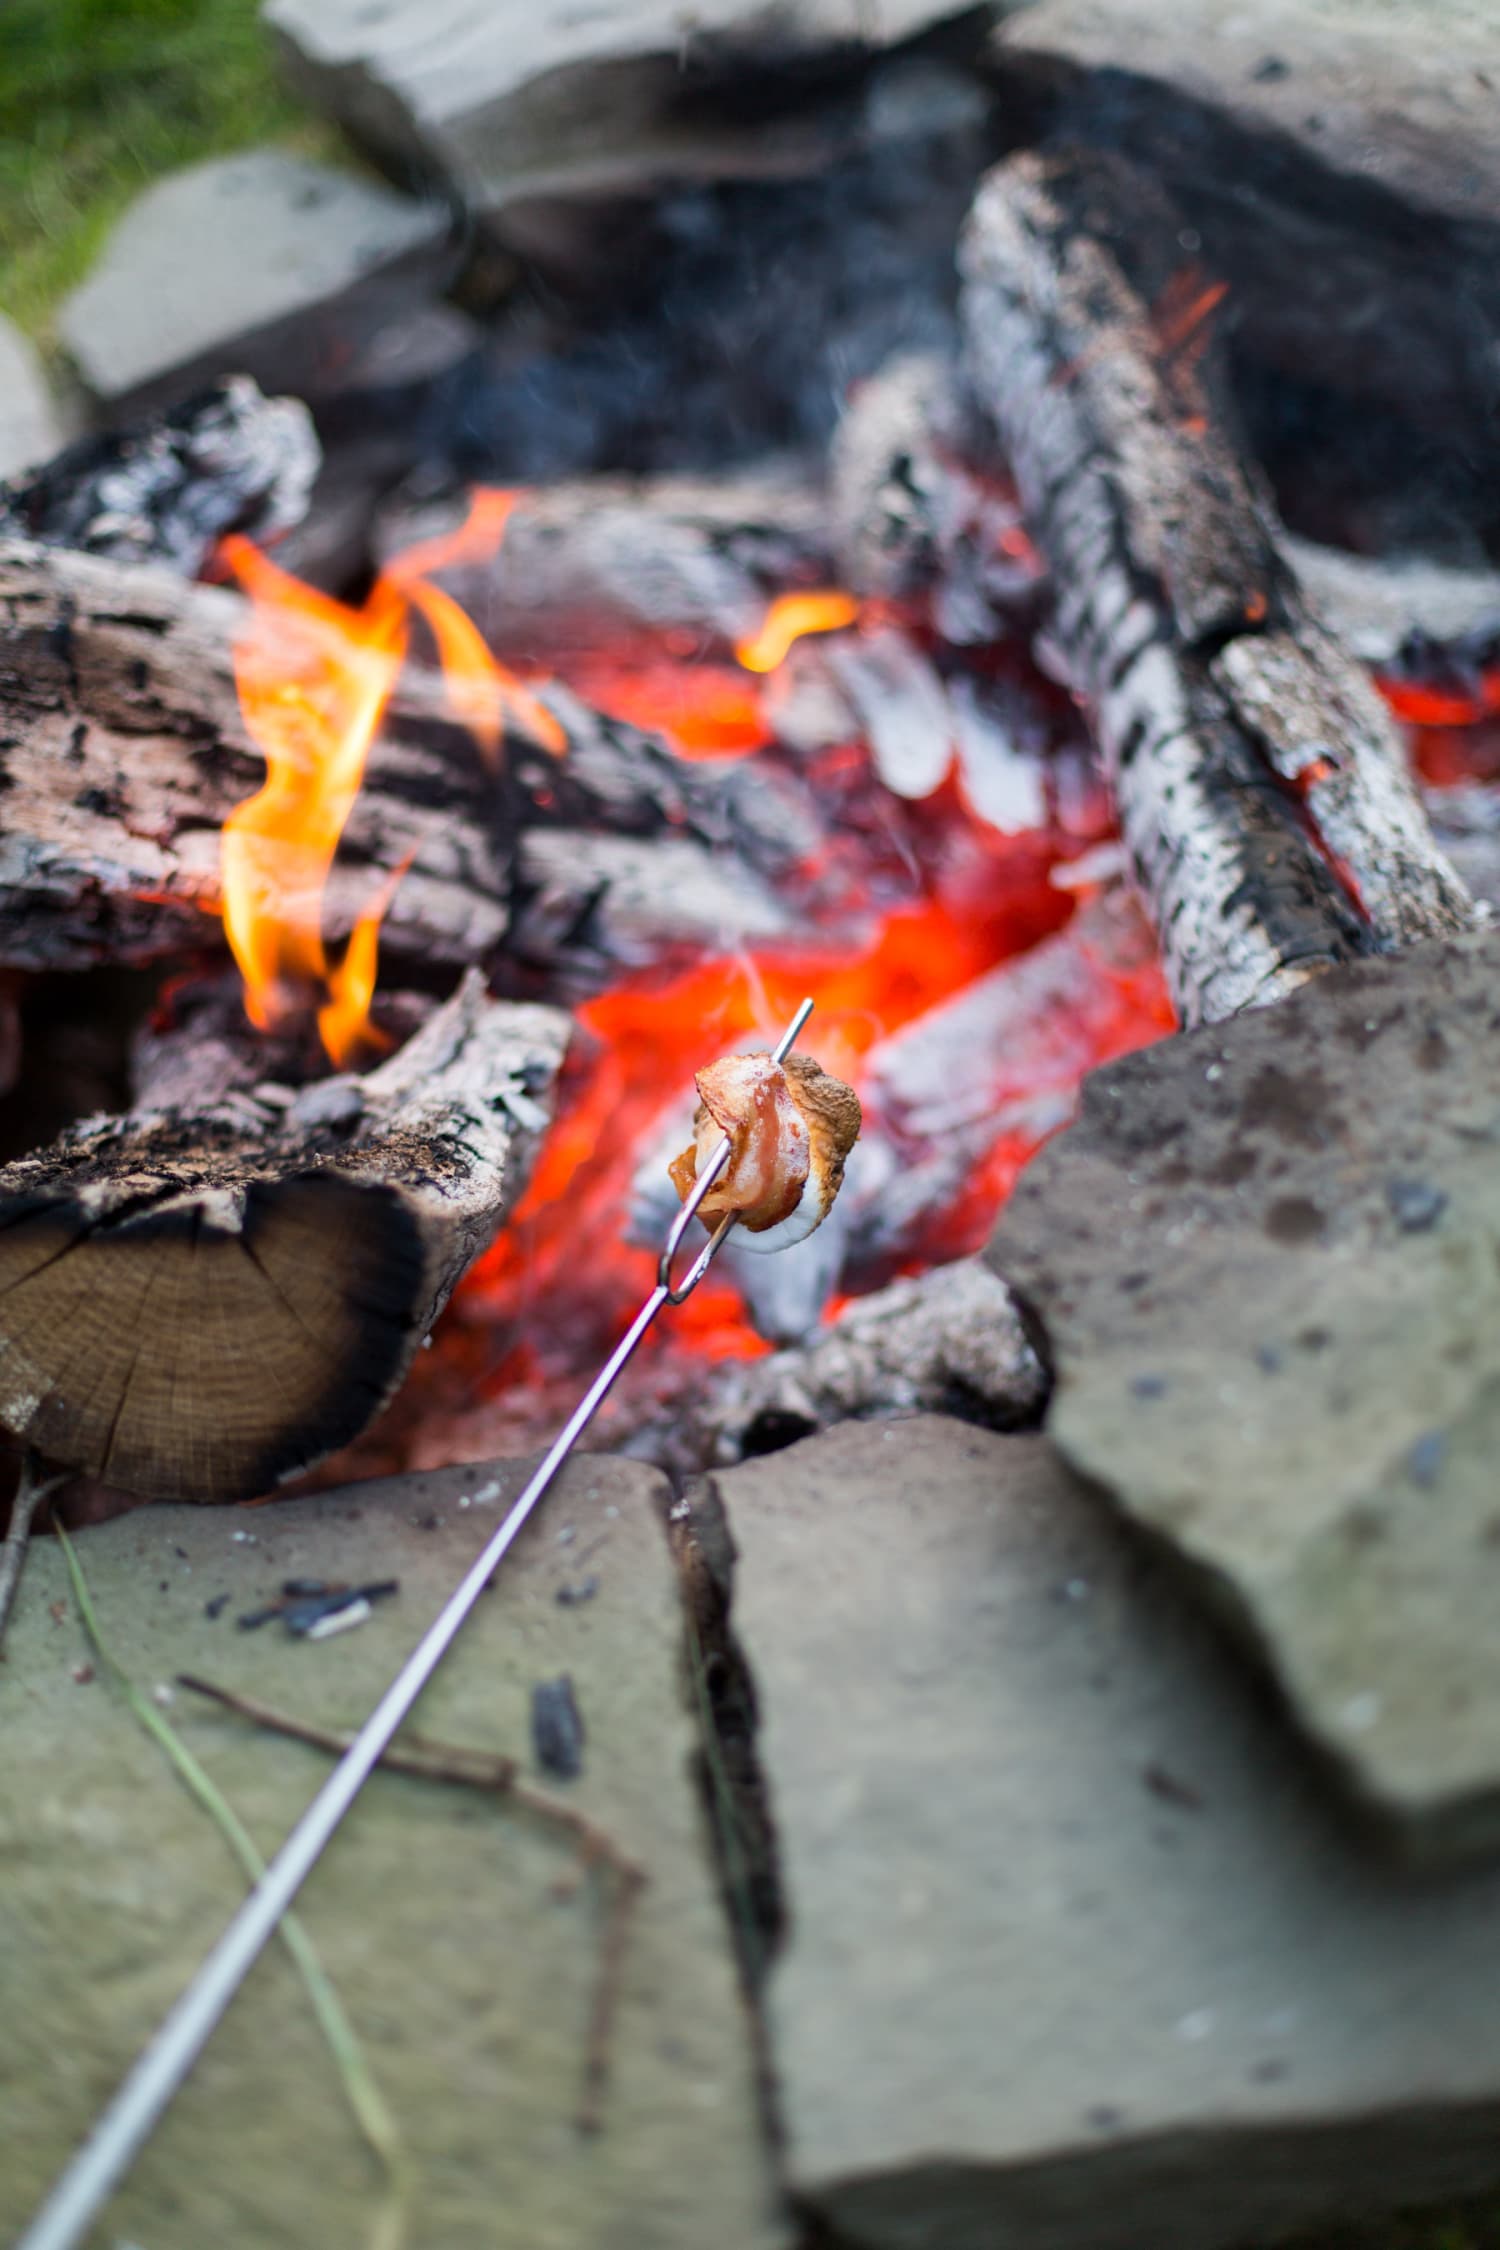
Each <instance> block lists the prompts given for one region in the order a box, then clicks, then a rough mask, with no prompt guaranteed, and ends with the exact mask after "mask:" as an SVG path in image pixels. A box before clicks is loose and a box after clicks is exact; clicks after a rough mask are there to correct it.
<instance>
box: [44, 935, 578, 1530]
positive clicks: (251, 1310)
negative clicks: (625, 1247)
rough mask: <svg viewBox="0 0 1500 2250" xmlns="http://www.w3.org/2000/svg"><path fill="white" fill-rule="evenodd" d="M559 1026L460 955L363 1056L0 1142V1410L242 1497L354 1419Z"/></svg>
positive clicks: (476, 1232)
mask: <svg viewBox="0 0 1500 2250" xmlns="http://www.w3.org/2000/svg"><path fill="white" fill-rule="evenodd" d="M567 1033H568V1027H567V1022H566V1019H565V1018H564V1017H562V1016H560V1015H558V1014H556V1013H555V1012H553V1011H551V1010H548V1009H543V1008H531V1007H515V1006H511V1005H509V1004H507V1003H503V1002H496V1001H491V1000H489V999H487V998H486V996H485V993H484V987H483V982H482V980H481V979H480V978H479V977H477V976H471V977H469V978H467V979H466V980H465V982H464V984H463V985H462V986H461V987H460V990H459V991H458V992H457V993H456V994H455V996H454V998H453V999H452V1000H451V1001H450V1002H449V1003H448V1004H447V1005H446V1006H444V1007H443V1008H442V1009H440V1010H439V1011H438V1013H437V1014H436V1015H435V1016H433V1017H432V1019H431V1021H430V1022H429V1023H428V1024H427V1025H426V1026H425V1028H424V1029H423V1030H422V1031H421V1032H419V1033H418V1034H417V1036H416V1037H415V1038H414V1039H413V1040H412V1041H411V1042H410V1044H409V1045H408V1046H407V1047H406V1048H404V1049H403V1050H402V1051H401V1053H400V1054H398V1055H396V1056H394V1057H393V1058H392V1059H391V1060H390V1061H389V1062H387V1063H384V1064H382V1065H381V1067H380V1068H379V1069H377V1070H373V1071H371V1072H369V1073H368V1074H367V1075H366V1076H364V1077H344V1078H337V1079H329V1080H325V1081H323V1082H322V1083H321V1084H318V1085H314V1086H310V1087H308V1088H306V1089H304V1090H303V1092H301V1093H300V1094H296V1093H293V1091H292V1090H291V1089H290V1088H289V1087H283V1086H277V1085H273V1084H263V1085H262V1086H260V1087H258V1088H257V1089H256V1091H255V1093H254V1094H253V1095H247V1094H243V1093H240V1094H231V1095H229V1096H227V1097H226V1098H224V1099H223V1100H222V1101H221V1102H220V1103H219V1104H218V1105H217V1106H210V1107H206V1108H204V1109H201V1110H199V1109H188V1108H184V1107H183V1106H182V1104H181V1102H180V1100H179V1102H178V1103H177V1104H176V1105H174V1106H173V1107H171V1108H160V1107H155V1106H153V1105H152V1103H151V1100H150V1097H149V1096H148V1097H147V1101H146V1104H145V1105H144V1106H142V1107H140V1108H138V1109H137V1110H135V1111H133V1112H131V1113H129V1114H127V1115H125V1116H123V1117H118V1118H112V1119H108V1120H106V1121H104V1122H102V1123H100V1122H97V1121H95V1122H93V1123H91V1124H88V1125H85V1126H82V1127H79V1128H77V1129H76V1130H74V1131H73V1132H71V1133H68V1134H65V1135H64V1136H63V1137H62V1139H61V1140H59V1141H58V1142H56V1143H55V1144H54V1145H53V1146H52V1147H51V1148H49V1149H47V1150H45V1151H44V1152H42V1153H41V1154H39V1155H36V1156H31V1157H26V1158H23V1159H22V1160H20V1161H19V1162H17V1163H14V1164H10V1165H7V1166H5V1167H4V1169H3V1170H0V1422H3V1423H4V1424H5V1426H6V1428H8V1429H9V1430H11V1431H12V1432H14V1433H15V1435H16V1436H17V1437H18V1438H20V1439H21V1440H22V1441H23V1442H24V1443H25V1444H26V1445H28V1446H30V1447H31V1448H33V1449H34V1450H36V1451H37V1452H39V1453H41V1454H43V1455H45V1456H46V1457H47V1458H48V1459H49V1460H50V1461H53V1462H56V1463H57V1464H59V1465H61V1466H63V1467H66V1468H70V1469H76V1470H80V1471H84V1472H86V1473H88V1474H90V1475H94V1476H98V1477H101V1478H103V1479H105V1480H106V1481H107V1482H109V1483H111V1484H115V1485H119V1486H122V1487H123V1488H124V1489H125V1490H127V1491H130V1492H138V1493H141V1494H143V1495H145V1496H147V1497H149V1498H153V1499H177V1500H205V1501H221V1500H237V1499H246V1498H249V1497H251V1496H253V1495H254V1494H256V1493H260V1492H264V1491H266V1490H268V1489H269V1488H270V1487H271V1486H273V1485H275V1484H277V1483H278V1482H281V1481H283V1480H284V1479H285V1478H287V1477H289V1476H293V1475H295V1474H297V1473H298V1472H299V1471H300V1470H302V1469H304V1468H307V1467H309V1466H310V1465H311V1464H312V1463H313V1462H314V1461H317V1460H320V1459H321V1458H322V1457H323V1456H324V1455H325V1454H327V1453H329V1452H331V1451H332V1450H333V1449H334V1448H335V1447H336V1446H339V1445H342V1444H344V1443H346V1442H347V1441H348V1440H349V1439H350V1438H352V1437H354V1436H355V1435H357V1433H358V1432H359V1431H360V1430H362V1429H363V1428H364V1427H365V1425H366V1424H367V1423H368V1422H369V1421H370V1420H371V1419H372V1418H373V1417H374V1415H376V1414H377V1413H378V1412H379V1411H380V1409H381V1407H382V1406H383V1405H384V1404H385V1403H386V1401H387V1400H388V1399H389V1398H390V1396H391V1395H392V1393H393V1392H394V1390H395V1389H396V1387H397V1385H398V1384H399V1383H400V1381H401V1379H402V1377H403V1375H404V1374H405V1372H406V1370H407V1368H408V1367H409V1365H410V1364H411V1360H412V1356H413V1354H414V1353H415V1351H416V1349H417V1347H418V1345H419V1344H420V1343H421V1340H422V1338H423V1337H424V1336H425V1335H426V1333H427V1331H428V1329H429V1328H430V1327H431V1325H432V1322H433V1320H434V1319H435V1318H436V1317H437V1314H438V1313H439V1312H440V1311H441V1309H442V1307H443V1305H444V1304H445V1303H446V1302H447V1299H448V1296H449V1294H450V1292H451V1291H452V1289H453V1287H454V1284H455V1283H456V1281H457V1280H458V1278H459V1276H460V1275H461V1274H462V1273H463V1271H464V1270H465V1268H466V1267H467V1265H468V1264H469V1263H470V1261H471V1260H472V1259H473V1258H474V1257H475V1256H476V1255H477V1254H478V1252H479V1251H480V1250H481V1249H483V1248H484V1247H485V1245H486V1244H487V1243H488V1242H489V1241H490V1240H491V1238H492V1237H493V1235H494V1233H495V1231H496V1229H497V1228H498V1226H499V1225H500V1222H501V1220H502V1218H503V1217H504V1215H505V1212H506V1211H507V1210H508V1208H509V1206H510V1204H511V1203H512V1201H513V1200H514V1198H515V1196H516V1195H517V1193H518V1192H519V1189H520V1187H521V1186H522V1184H523V1183H524V1179H525V1174H526V1170H527V1166H528V1164H529V1161H530V1156H531V1153H532V1150H533V1148H534V1145H535V1142H536V1139H537V1136H538V1134H539V1133H540V1131H541V1130H542V1129H543V1128H544V1127H545V1125H546V1123H547V1119H548V1107H547V1097H548V1094H549V1090H550V1088H551V1085H552V1081H553V1078H554V1075H555V1073H556V1070H557V1067H558V1064H559V1063H560V1061H561V1059H562V1053H563V1049H564V1046H565V1045H566V1041H567Z"/></svg>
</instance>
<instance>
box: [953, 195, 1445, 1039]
mask: <svg viewBox="0 0 1500 2250" xmlns="http://www.w3.org/2000/svg"><path fill="white" fill-rule="evenodd" d="M1179 232H1180V230H1179V228H1178V227H1177V226H1176V225H1175V223H1174V221H1173V217H1172V213H1171V211H1170V209H1169V207H1168V206H1167V205H1166V203H1165V200H1164V198H1162V197H1161V195H1160V194H1159V192H1158V191H1157V190H1156V189H1155V188H1154V187H1153V186H1152V185H1151V183H1149V182H1148V181H1147V180H1145V179H1144V178H1143V177H1141V176H1140V175H1138V174H1135V173H1133V172H1132V171H1131V170H1130V169H1129V167H1127V166H1125V165H1123V164H1121V163H1119V162H1118V161H1111V160H1103V159H1085V158H1072V157H1066V158H1064V157H1040V156H1036V155H1032V154H1026V155H1021V156H1018V157H1015V158H1012V159H1011V160H1010V161H1008V162H1007V163H1005V164H1003V165H1000V166H998V167H997V168H996V169H995V170H994V171H993V172H992V173H990V175H989V176H988V178H987V179H986V181H985V183H984V185H983V187H982V188H981V190H980V193H979V195H978V197H977V199H976V201H975V205H974V210H973V213H972V215H971V217H970V221H969V225H968V228H967V231H966V234H965V238H964V243H963V249H962V265H963V270H964V276H965V285H964V306H963V313H964V323H965V330H966V337H967V348H968V356H969V368H970V374H971V378H972V380H973V383H974V386H975V388H976V390H977V392H978V395H979V397H980V399H981V401H982V403H983V404H984V406H985V407H986V408H987V410H988V411H989V413H990V414H991V415H992V416H993V418H994V421H995V423H996V425H997V427H998V429H999V432H1000V434H1001V437H1002V438H1003V441H1004V443H1005V446H1006V449H1007V451H1008V453H1009V455H1010V459H1011V463H1012V467H1013V471H1014V474H1015V477H1016V481H1017V484H1018V486H1019V488H1020V492H1021V497H1022V500H1023V502H1024V505H1025V508H1026V512H1027V518H1028V522H1029V526H1030V529H1031V534H1032V537H1033V538H1034V539H1035V541H1036V542H1037V544H1038V546H1039V547H1040V548H1041V549H1042V551H1043V553H1044V555H1045V557H1046V559H1047V562H1048V564H1049V566H1050V569H1051V573H1052V577H1053V581H1054V585H1055V587H1056V607H1055V613H1054V632H1055V635H1056V639H1057V642H1058V645H1059V648H1060V651H1061V654H1062V656H1063V658H1064V660H1065V662H1066V664H1067V667H1068V670H1069V672H1070V675H1071V679H1072V684H1073V686H1074V688H1075V689H1076V691H1077V692H1078V693H1079V694H1080V695H1081V696H1082V697H1083V698H1084V699H1085V700H1086V702H1087V703H1088V705H1089V706H1090V708H1091V710H1092V714H1093V723H1094V726H1095V729H1096V731H1097V734H1098V738H1099V742H1100V746H1101V749H1102V751H1103V754H1104V759H1105V763H1106V766H1107V769H1108V772H1109V775H1110V779H1111V782H1112V784H1113V786H1114V789H1115V792H1116V796H1117V799H1118V803H1119V810H1120V820H1121V825H1122V828H1123V830H1124V834H1125V838H1126V842H1127V844H1128V846H1129V848H1130V851H1131V854H1132V858H1133V860H1134V864H1135V868H1136V872H1137V875H1138V877H1139V879H1140V881H1141V884H1142V886H1143V888H1144V890H1145V893H1146V896H1147V898H1148V900H1149V902H1150V904H1151V908H1152V911H1153V914H1154V916H1155V919H1156V923H1157V928H1158V931H1159V933H1160V937H1161V943H1162V951H1163V955H1164V958H1165V962H1166V967H1167V972H1168V977H1169V980H1170V983H1171V987H1172V993H1173V998H1174V1000H1175V1002H1176V1005H1177V1007H1178V1010H1179V1012H1180V1014H1181V1015H1182V1017H1183V1018H1184V1020H1185V1021H1187V1022H1189V1023H1193V1022H1199V1021H1214V1020H1216V1019H1218V1018H1221V1017H1223V1016H1227V1015H1230V1014H1233V1013H1234V1012H1235V1011H1236V1010H1237V1009H1239V1008H1242V1007H1247V1006H1251V1005H1255V1004H1258V1003H1261V1002H1265V1001H1269V1000H1274V999H1276V998H1279V997H1281V996H1282V995H1284V994H1285V993H1287V992H1290V991H1293V990H1295V989H1296V987H1297V986H1298V985H1300V984H1302V983H1303V982H1305V981H1306V979H1307V978H1308V977H1309V976H1312V975H1315V974H1317V973H1318V972H1319V971H1320V970H1322V969H1325V968H1327V967H1328V966H1329V965H1330V964H1331V963H1333V962H1336V961H1342V960H1347V959H1350V958H1352V957H1354V956H1356V955H1359V954H1362V953H1368V952H1380V951H1384V950H1387V949H1388V948H1391V947H1394V946H1397V945H1403V944H1408V943H1410V942H1412V941H1413V940H1414V939H1417V938H1420V937H1433V936H1442V935H1447V934H1452V933H1453V932H1456V931H1458V930H1462V929H1463V928H1465V927H1467V926H1468V925H1469V923H1470V922H1471V921H1472V920H1473V918H1474V909H1473V905H1472V901H1471V900H1470V899H1469V897H1468V894H1467V892H1466V891H1465V889H1464V887H1463V885H1462V884H1461V883H1460V881H1459V880H1458V878H1457V876H1456V875H1455V873H1454V871H1453V869H1452V868H1451V867H1450V866H1449V864H1448V862H1447V861H1446V860H1445V859H1444V857H1443V855H1442V853H1441V852H1440V851H1439V850H1438V848H1437V846H1436V844H1435V842H1434V840H1433V836H1432V832H1431V829H1430V827H1429V826H1428V823H1427V820H1426V816H1425V814H1424V813H1423V811H1422V807H1421V804H1420V801H1419V799H1418V796H1417V793H1416V790H1415V788H1414V786H1413V784H1412V783H1411V780H1410V778H1409V776H1408V775H1407V773H1406V770H1405V764H1404V759H1403V756H1402V751H1401V745H1400V741H1399V738H1398V736H1397V733H1396V730H1395V727H1394V724H1393V722H1392V721H1391V720H1390V719H1389V718H1388V716H1387V715H1386V713H1385V711H1384V709H1383V707H1382V705H1381V704H1380V702H1379V699H1378V698H1377V697H1376V695H1375V693H1374V691H1373V690H1372V689H1371V687H1370V685H1369V683H1368V681H1367V680H1366V679H1365V677H1364V675H1363V674H1362V672H1361V671H1360V670H1359V668H1358V667H1357V666H1356V665H1355V664H1354V663H1353V661H1352V660H1351V659H1350V658H1349V657H1348V656H1347V655H1346V654H1345V652H1344V651H1343V649H1342V648H1341V647H1340V646H1339V644H1338V643H1337V642H1336V641H1335V640H1334V638H1333V636H1332V635H1331V633H1329V632H1328V631H1327V629H1326V628H1325V627H1324V626H1323V625H1322V624H1321V622H1320V621H1319V620H1318V619H1317V618H1316V617H1315V616H1314V615H1313V613H1312V611H1311V610H1310V608H1309V606H1308V604H1307V602H1306V601H1305V599H1304V597H1303V595H1302V592H1301V589H1300V587H1299V586H1298V583H1297V580H1296V578H1295V576H1294V574H1293V572H1292V570H1291V568H1290V566H1289V564H1288V563H1287V561H1286V559H1285V556H1284V554H1283V552H1282V550H1281V546H1280V526H1279V524H1278V522H1277V520H1276V517H1275V513H1274V510H1273V508H1272V505H1271V502H1270V499H1269V496H1268V494H1267V493H1266V492H1265V490H1264V489H1263V488H1262V486H1261V483H1260V480H1259V478H1258V477H1257V476H1256V475H1255V474H1254V473H1253V472H1252V471H1251V470H1250V468H1249V467H1248V466H1247V465H1246V463H1245V462H1244V461H1243V460H1242V458H1241V457H1240V455H1239V453H1238V452H1237V450H1236V448H1235V446H1234V444H1233V442H1232V440H1231V438H1230V436H1229V434H1228V425H1227V422H1226V420H1225V418H1224V417H1223V415H1222V414H1221V412H1220V409H1219V406H1218V403H1217V391H1218V385H1217V381H1216V377H1215V370H1214V362H1213V344H1212V329H1211V322H1212V316H1213V309H1214V305H1215V303H1216V301H1217V294H1216V292H1215V290H1214V288H1213V286H1212V285H1211V284H1210V283H1209V282H1208V280H1207V277H1205V276H1203V275H1202V274H1201V273H1200V274H1196V275H1194V274H1192V273H1190V272H1188V271H1186V269H1185V267H1184V259H1183V254H1182V252H1181V250H1180V248H1179V247H1178V235H1179Z"/></svg>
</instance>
